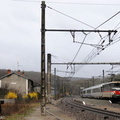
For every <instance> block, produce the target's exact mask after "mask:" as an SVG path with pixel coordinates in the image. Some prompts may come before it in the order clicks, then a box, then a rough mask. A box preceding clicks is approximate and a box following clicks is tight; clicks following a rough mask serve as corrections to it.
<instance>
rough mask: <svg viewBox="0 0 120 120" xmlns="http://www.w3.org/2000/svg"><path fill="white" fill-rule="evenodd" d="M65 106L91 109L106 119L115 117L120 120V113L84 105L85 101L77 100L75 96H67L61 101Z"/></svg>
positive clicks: (83, 109)
mask: <svg viewBox="0 0 120 120" xmlns="http://www.w3.org/2000/svg"><path fill="white" fill-rule="evenodd" d="M61 102H62V103H63V104H65V106H70V107H71V109H75V110H76V111H90V112H92V113H95V114H100V115H102V116H104V117H103V118H104V120H105V119H108V118H112V119H113V118H114V119H116V120H120V113H116V112H112V111H108V110H102V109H98V108H94V107H90V106H87V105H84V104H85V103H84V102H83V101H81V102H80V101H76V100H74V99H73V98H65V99H63V100H62V101H61Z"/></svg>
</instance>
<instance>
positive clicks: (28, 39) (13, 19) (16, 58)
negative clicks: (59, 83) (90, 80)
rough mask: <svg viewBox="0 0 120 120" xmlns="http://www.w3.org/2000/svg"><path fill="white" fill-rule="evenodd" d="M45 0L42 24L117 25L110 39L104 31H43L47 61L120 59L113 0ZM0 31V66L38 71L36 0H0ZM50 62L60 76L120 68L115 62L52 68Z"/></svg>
mask: <svg viewBox="0 0 120 120" xmlns="http://www.w3.org/2000/svg"><path fill="white" fill-rule="evenodd" d="M45 3H46V9H45V12H46V16H45V17H46V21H45V26H46V29H67V30H117V33H116V34H114V33H111V36H110V38H111V39H110V40H109V36H108V32H99V33H98V32H75V33H74V32H46V36H45V41H46V56H47V54H48V53H50V54H51V55H52V63H68V62H72V63H77V62H120V55H119V51H120V47H119V46H120V41H119V39H120V34H119V32H120V28H119V27H120V13H119V11H120V9H119V8H120V1H119V0H100V1H98V0H46V1H45ZM0 33H1V34H0V58H1V59H0V62H1V64H0V69H11V70H18V69H20V70H21V71H22V70H24V71H37V72H40V70H41V65H40V64H41V57H40V56H41V1H40V0H0ZM72 35H74V36H75V38H74V39H73V36H72ZM81 43H82V44H81ZM46 58H47V57H46ZM46 62H47V60H46ZM54 68H56V70H57V72H56V74H57V75H59V76H62V77H92V76H99V75H102V71H103V70H105V75H106V76H107V75H108V74H109V73H111V72H113V71H116V73H115V74H118V73H119V69H120V67H119V65H117V66H115V65H114V66H111V65H85V66H81V65H75V66H74V65H52V74H54ZM46 71H47V70H46Z"/></svg>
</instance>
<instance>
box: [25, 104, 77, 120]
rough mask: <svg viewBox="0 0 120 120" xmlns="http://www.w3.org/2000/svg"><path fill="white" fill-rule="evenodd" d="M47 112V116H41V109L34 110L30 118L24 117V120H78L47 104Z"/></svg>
mask: <svg viewBox="0 0 120 120" xmlns="http://www.w3.org/2000/svg"><path fill="white" fill-rule="evenodd" d="M46 111H47V112H46V116H41V111H40V108H39V107H37V108H34V111H33V112H32V113H31V114H30V115H29V116H27V117H24V118H23V120H76V119H75V118H73V117H71V116H69V115H68V114H65V113H64V112H63V111H62V110H61V109H59V108H58V107H56V105H52V104H47V107H46Z"/></svg>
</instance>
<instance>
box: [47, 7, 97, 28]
mask: <svg viewBox="0 0 120 120" xmlns="http://www.w3.org/2000/svg"><path fill="white" fill-rule="evenodd" d="M46 7H47V8H49V9H51V10H53V11H55V12H57V13H60V14H62V15H64V16H66V17H68V18H71V19H73V20H75V21H77V22H79V23H82V24H84V25H86V26H88V27H90V28H95V27H93V26H91V25H89V24H87V23H85V22H82V21H80V20H78V19H76V18H74V17H71V16H69V15H67V14H65V13H63V12H60V11H58V10H56V9H54V8H52V7H50V6H46Z"/></svg>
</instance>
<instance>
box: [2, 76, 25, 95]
mask: <svg viewBox="0 0 120 120" xmlns="http://www.w3.org/2000/svg"><path fill="white" fill-rule="evenodd" d="M1 87H5V88H7V89H15V90H17V92H19V93H21V94H22V95H24V94H26V79H25V78H22V77H19V76H18V75H16V74H12V75H10V76H8V77H5V78H3V79H2V80H1Z"/></svg>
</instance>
